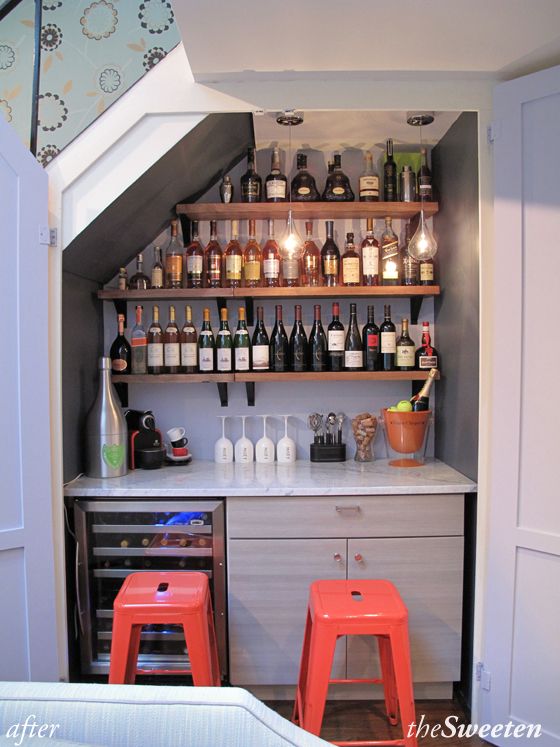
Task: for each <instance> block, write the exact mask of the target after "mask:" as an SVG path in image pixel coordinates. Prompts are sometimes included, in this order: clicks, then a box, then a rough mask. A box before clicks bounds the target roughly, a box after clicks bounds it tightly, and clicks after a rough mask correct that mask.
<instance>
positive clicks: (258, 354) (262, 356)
mask: <svg viewBox="0 0 560 747" xmlns="http://www.w3.org/2000/svg"><path fill="white" fill-rule="evenodd" d="M251 346H252V351H251V352H252V357H253V371H268V369H269V368H270V350H269V339H268V334H267V332H266V329H265V326H264V322H263V307H262V306H257V323H256V325H255V331H254V332H253V339H252V342H251Z"/></svg>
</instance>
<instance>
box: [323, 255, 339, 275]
mask: <svg viewBox="0 0 560 747" xmlns="http://www.w3.org/2000/svg"><path fill="white" fill-rule="evenodd" d="M323 274H324V275H338V257H325V258H324V259H323Z"/></svg>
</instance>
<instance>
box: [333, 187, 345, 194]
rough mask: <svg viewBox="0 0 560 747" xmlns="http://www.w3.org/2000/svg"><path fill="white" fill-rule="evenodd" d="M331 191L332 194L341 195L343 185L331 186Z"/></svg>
mask: <svg viewBox="0 0 560 747" xmlns="http://www.w3.org/2000/svg"><path fill="white" fill-rule="evenodd" d="M332 193H333V195H343V194H344V187H333V191H332Z"/></svg>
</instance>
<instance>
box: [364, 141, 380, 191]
mask: <svg viewBox="0 0 560 747" xmlns="http://www.w3.org/2000/svg"><path fill="white" fill-rule="evenodd" d="M359 184H360V202H377V201H378V200H379V177H378V176H377V174H376V173H375V171H374V170H373V156H372V155H371V153H370V151H369V150H368V152H367V153H366V165H365V168H364V170H363V171H362V173H361V175H360V182H359Z"/></svg>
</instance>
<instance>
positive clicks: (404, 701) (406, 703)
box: [390, 624, 418, 747]
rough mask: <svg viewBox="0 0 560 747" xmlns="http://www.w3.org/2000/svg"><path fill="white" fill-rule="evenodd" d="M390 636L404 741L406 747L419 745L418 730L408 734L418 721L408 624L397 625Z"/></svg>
mask: <svg viewBox="0 0 560 747" xmlns="http://www.w3.org/2000/svg"><path fill="white" fill-rule="evenodd" d="M390 636H391V649H392V652H393V666H394V668H395V678H396V685H397V695H398V698H399V709H400V715H401V726H402V730H403V737H404V743H405V745H406V747H417V745H418V741H417V739H416V732H415V731H413V733H412V735H411V736H408V734H409V731H410V727H411V725H412V724H414V723H415V722H416V715H415V709H414V693H413V689H412V671H411V668H410V644H409V640H408V626H407V625H406V624H404V625H398V626H395V627H394V628H392V630H391V634H390Z"/></svg>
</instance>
